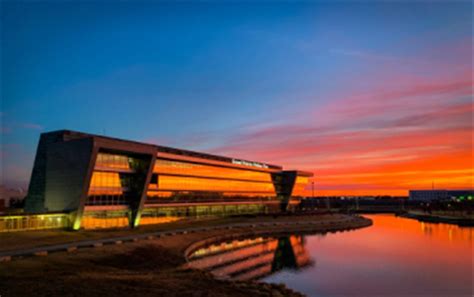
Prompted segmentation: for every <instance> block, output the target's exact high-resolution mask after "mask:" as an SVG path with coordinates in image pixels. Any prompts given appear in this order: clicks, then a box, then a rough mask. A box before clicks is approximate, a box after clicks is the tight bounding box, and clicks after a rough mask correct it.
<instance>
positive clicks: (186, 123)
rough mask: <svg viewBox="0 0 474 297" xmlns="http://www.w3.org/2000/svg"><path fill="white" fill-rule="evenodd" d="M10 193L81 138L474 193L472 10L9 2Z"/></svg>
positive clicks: (356, 182) (378, 185) (325, 184)
mask: <svg viewBox="0 0 474 297" xmlns="http://www.w3.org/2000/svg"><path fill="white" fill-rule="evenodd" d="M1 6H2V7H1V8H2V9H1V22H2V23H1V43H0V44H1V50H2V51H1V58H2V60H1V61H2V64H1V70H2V72H1V85H0V90H1V100H2V101H1V113H0V120H1V131H0V132H1V134H0V137H1V158H2V159H1V162H2V163H1V164H0V165H1V168H2V176H1V179H2V182H1V183H2V184H6V185H9V186H23V187H26V186H27V184H28V181H29V178H30V174H31V169H32V165H33V160H34V155H35V150H36V146H37V142H38V139H39V134H40V133H42V132H46V131H52V130H59V129H71V130H79V131H84V132H89V133H96V134H106V135H108V136H113V137H119V138H125V139H132V140H137V141H144V142H150V143H156V144H160V145H167V146H174V147H180V148H186V149H191V150H199V151H205V152H209V153H215V154H222V155H228V156H231V157H237V158H241V159H249V160H256V161H262V162H268V163H272V164H278V165H282V166H284V167H285V168H287V169H301V170H307V171H312V172H314V173H315V185H316V193H317V194H318V195H364V194H391V195H407V191H408V190H409V189H420V188H431V186H432V182H434V184H435V187H436V188H472V187H473V182H474V179H473V174H474V171H473V167H474V164H473V147H472V141H473V136H474V135H473V101H472V98H473V97H472V95H473V78H472V77H473V76H472V75H473V70H472V55H473V45H472V44H473V33H472V26H473V20H472V4H471V2H470V1H466V2H457V1H456V2H455V1H453V2H450V3H448V1H439V2H430V1H411V2H402V1H396V2H391V3H387V2H386V1H383V2H380V1H379V2H377V1H363V2H359V1H349V2H337V3H334V2H317V1H313V2H311V3H306V4H304V3H294V4H292V3H278V4H277V3H269V2H264V3H261V4H255V3H253V4H251V3H226V4H222V3H221V4H217V3H198V2H196V3H179V4H170V3H162V2H142V3H140V2H133V3H132V2H120V3H113V4H112V3H111V2H110V1H96V2H82V3H79V2H72V3H71V2H69V3H67V2H59V1H49V2H39V3H31V2H30V3H28V2H23V1H22V2H19V1H16V2H15V1H7V2H5V1H3V2H2V3H1Z"/></svg>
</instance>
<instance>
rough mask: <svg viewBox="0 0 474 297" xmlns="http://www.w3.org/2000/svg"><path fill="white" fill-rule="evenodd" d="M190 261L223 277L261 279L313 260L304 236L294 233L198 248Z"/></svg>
mask: <svg viewBox="0 0 474 297" xmlns="http://www.w3.org/2000/svg"><path fill="white" fill-rule="evenodd" d="M189 264H190V266H191V267H192V268H197V269H203V270H207V271H210V272H211V273H212V274H213V275H215V276H217V277H219V278H228V279H232V280H257V279H260V278H263V277H265V276H268V275H270V274H272V273H274V272H277V271H280V270H282V269H292V270H297V269H301V268H304V267H308V266H311V265H312V264H313V263H312V261H311V259H310V257H309V255H308V252H307V251H306V249H305V240H304V237H303V236H297V235H292V236H286V237H279V238H275V237H266V238H264V237H257V238H252V239H244V240H234V241H231V242H222V243H217V244H214V245H210V246H207V247H204V248H201V249H198V250H196V251H194V252H193V253H192V254H191V255H190V256H189Z"/></svg>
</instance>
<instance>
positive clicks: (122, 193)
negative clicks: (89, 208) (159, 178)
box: [86, 152, 139, 205]
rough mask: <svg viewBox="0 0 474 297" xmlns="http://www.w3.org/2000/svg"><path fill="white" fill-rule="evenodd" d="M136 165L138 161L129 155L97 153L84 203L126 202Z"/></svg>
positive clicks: (108, 203)
mask: <svg viewBox="0 0 474 297" xmlns="http://www.w3.org/2000/svg"><path fill="white" fill-rule="evenodd" d="M137 165H139V161H138V160H136V159H135V158H132V157H129V156H125V155H119V154H110V153H103V152H101V153H98V154H97V159H96V162H95V166H94V171H93V173H92V178H91V182H90V186H89V191H88V198H87V201H86V205H125V204H128V202H129V197H128V196H129V195H127V193H128V192H130V191H131V190H132V189H133V181H134V173H135V171H136V170H135V168H136V167H137Z"/></svg>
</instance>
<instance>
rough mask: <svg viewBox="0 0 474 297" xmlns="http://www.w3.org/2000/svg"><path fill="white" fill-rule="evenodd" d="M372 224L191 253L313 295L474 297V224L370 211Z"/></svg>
mask: <svg viewBox="0 0 474 297" xmlns="http://www.w3.org/2000/svg"><path fill="white" fill-rule="evenodd" d="M366 217H369V218H371V219H372V220H373V221H374V225H373V226H371V227H368V228H364V229H359V230H354V231H346V232H339V233H329V234H326V235H312V236H304V237H303V236H299V235H294V236H289V237H279V238H276V237H270V238H262V237H259V238H249V239H245V240H238V241H231V242H224V243H218V244H214V245H212V246H209V247H206V248H204V249H200V250H198V251H196V252H195V253H194V254H193V255H192V256H191V258H190V259H191V263H192V264H193V265H194V267H197V268H203V269H208V270H210V271H211V272H212V273H213V274H215V275H216V276H219V277H224V278H230V279H239V280H250V279H259V280H261V281H264V282H272V283H285V284H286V285H287V286H288V287H290V288H292V289H295V290H297V291H300V292H303V293H305V294H306V295H308V296H323V297H326V296H446V297H455V296H473V287H474V280H473V269H474V267H473V266H474V264H473V263H474V262H473V235H474V234H473V233H474V228H460V227H457V226H454V225H448V224H431V223H421V222H418V221H416V220H411V219H404V218H398V217H395V216H393V215H370V216H366Z"/></svg>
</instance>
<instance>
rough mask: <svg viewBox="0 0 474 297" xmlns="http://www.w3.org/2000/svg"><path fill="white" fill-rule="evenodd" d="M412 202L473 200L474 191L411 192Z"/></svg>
mask: <svg viewBox="0 0 474 297" xmlns="http://www.w3.org/2000/svg"><path fill="white" fill-rule="evenodd" d="M409 193H410V197H409V199H410V200H414V201H425V202H429V201H434V200H451V199H455V200H460V201H462V200H473V199H474V191H473V190H410V192H409Z"/></svg>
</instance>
